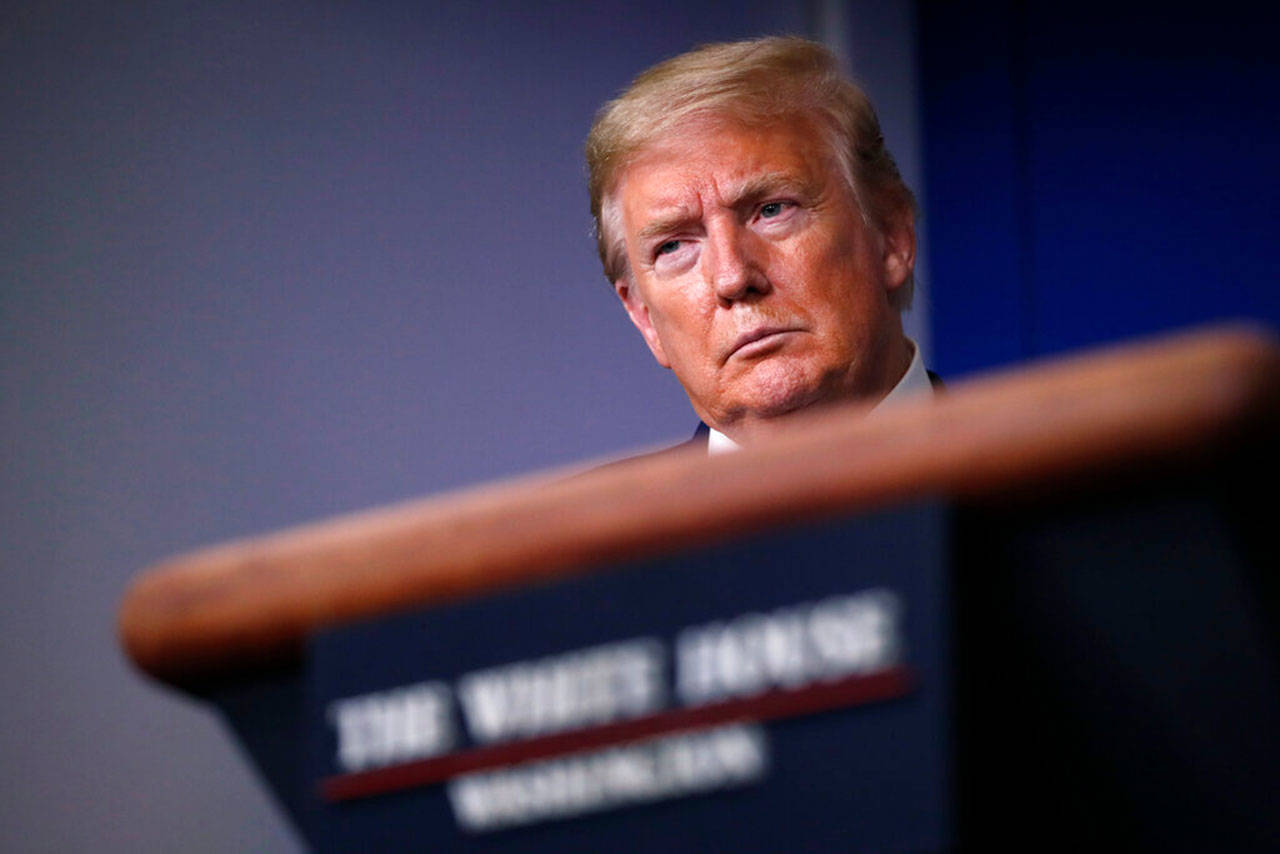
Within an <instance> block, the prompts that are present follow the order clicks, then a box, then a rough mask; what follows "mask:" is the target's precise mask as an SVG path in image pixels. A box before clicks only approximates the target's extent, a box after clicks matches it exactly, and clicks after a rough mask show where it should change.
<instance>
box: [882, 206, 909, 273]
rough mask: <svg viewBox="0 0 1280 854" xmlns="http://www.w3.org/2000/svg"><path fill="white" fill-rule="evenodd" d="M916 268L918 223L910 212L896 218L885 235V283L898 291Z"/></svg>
mask: <svg viewBox="0 0 1280 854" xmlns="http://www.w3.org/2000/svg"><path fill="white" fill-rule="evenodd" d="M915 267H916V223H915V218H914V217H913V216H912V215H911V214H910V212H907V213H904V214H900V215H898V216H895V217H894V218H893V220H892V221H891V222H890V223H889V224H888V227H887V228H886V229H885V233H884V273H885V283H886V285H888V289H889V290H890V291H896V290H897V289H898V288H900V287H902V286H903V285H904V284H906V283H907V282H908V281H910V279H911V272H912V271H913V270H914V269H915Z"/></svg>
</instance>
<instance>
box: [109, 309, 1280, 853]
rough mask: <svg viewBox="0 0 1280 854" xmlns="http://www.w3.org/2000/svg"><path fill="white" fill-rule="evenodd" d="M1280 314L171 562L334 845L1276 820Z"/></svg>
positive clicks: (170, 570)
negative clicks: (737, 447) (1274, 334)
mask: <svg viewBox="0 0 1280 854" xmlns="http://www.w3.org/2000/svg"><path fill="white" fill-rule="evenodd" d="M1277 424H1280V348H1278V347H1277V345H1276V343H1275V341H1274V340H1273V339H1272V338H1271V337H1270V336H1269V335H1268V334H1266V333H1264V332H1260V331H1257V330H1254V329H1249V328H1241V327H1234V328H1219V329H1211V330H1207V331H1201V332H1195V333H1190V334H1184V335H1180V336H1175V337H1171V338H1166V339H1161V340H1154V341H1146V342H1139V343H1136V344H1130V345H1126V346H1122V347H1118V348H1114V349H1109V350H1103V351H1098V352H1093V353H1087V354H1084V355H1081V356H1075V357H1071V358H1067V359H1062V360H1057V361H1052V362H1044V363H1041V364H1035V365H1032V366H1028V367H1025V368H1021V369H1018V370H1016V371H1010V372H1005V373H1000V374H993V375H990V376H986V377H980V378H977V379H974V380H971V381H967V382H963V383H956V384H955V385H953V386H951V387H950V388H948V390H947V391H946V392H945V393H943V394H942V395H940V396H938V397H935V398H934V399H932V400H922V401H919V402H918V403H912V404H907V405H903V406H902V407H900V408H897V409H892V410H886V411H883V412H876V413H874V414H873V415H871V416H869V417H868V416H866V413H865V412H864V411H861V410H858V409H856V408H854V409H832V410H829V411H825V412H821V413H816V414H814V415H812V416H807V417H806V418H805V420H804V421H803V422H802V423H799V424H797V425H796V427H795V429H793V430H789V431H787V432H786V433H785V434H783V435H779V436H778V437H777V438H776V440H775V441H772V442H770V443H768V444H767V445H765V446H761V447H754V448H750V449H745V450H743V451H741V452H739V453H735V454H732V455H727V456H715V457H708V456H705V455H704V454H701V453H697V452H693V451H675V452H670V453H665V454H658V455H651V456H647V457H643V458H639V459H636V460H633V461H626V462H622V463H615V464H611V465H605V466H599V467H585V468H579V469H574V470H564V471H557V472H551V473H548V474H541V475H536V476H531V477H526V478H521V479H518V480H513V481H510V482H507V483H502V484H496V485H491V486H483V487H479V488H475V489H471V490H467V491H463V492H459V493H454V494H450V495H444V496H440V497H435V498H430V499H427V500H424V501H420V502H413V503H407V504H403V505H398V506H393V507H388V508H384V509H378V510H374V511H370V512H366V513H360V514H356V515H351V516H346V517H342V518H338V519H333V520H329V521H325V522H321V523H317V524H313V525H307V526H303V527H299V528H296V529H291V530H287V531H283V532H280V533H276V534H271V535H268V536H264V537H258V538H254V539H247V540H243V541H238V542H233V543H229V544H225V545H221V546H216V547H213V548H210V549H205V550H202V551H199V552H195V553H193V554H189V555H185V556H181V557H178V558H175V559H173V560H170V561H167V562H165V563H163V564H161V565H159V566H157V567H155V568H153V569H151V570H149V571H147V572H146V573H144V574H142V575H141V576H140V577H139V578H138V579H137V580H136V581H135V583H134V584H133V586H132V587H131V589H130V590H129V591H128V593H127V595H126V597H125V600H124V603H123V605H122V608H121V612H120V631H121V637H122V642H123V644H124V647H125V649H126V650H127V652H128V654H129V655H130V657H131V658H132V659H133V661H134V662H135V663H136V664H137V665H138V667H139V668H141V669H142V670H143V671H145V672H146V673H148V674H150V675H151V676H152V677H154V678H156V679H159V680H161V681H163V682H165V683H167V684H169V685H172V686H174V687H176V688H178V689H180V690H182V691H184V692H187V693H189V694H191V695H193V696H195V697H197V698H199V699H200V700H201V701H204V702H209V703H212V704H214V705H215V706H216V707H217V708H218V709H219V710H220V712H221V713H222V714H223V715H224V717H225V719H226V721H227V723H228V724H229V726H230V728H231V729H232V730H233V732H234V733H235V735H236V737H237V738H238V739H239V740H240V741H241V743H242V744H243V746H244V747H245V748H246V749H247V751H248V752H249V754H250V755H251V756H252V758H253V761H254V763H255V764H256V767H257V769H258V770H259V772H260V773H261V775H262V777H263V778H264V779H265V781H266V782H267V784H268V785H269V786H270V788H271V790H272V791H273V793H274V795H275V796H276V797H277V799H278V800H279V802H280V803H281V804H282V805H283V807H284V809H285V810H286V812H287V813H288V814H289V816H290V817H291V819H292V820H293V821H295V822H296V823H297V826H298V827H299V829H300V831H301V833H302V835H303V837H304V838H305V839H306V840H307V842H308V844H309V845H311V846H312V847H314V848H316V849H317V850H352V849H361V850H366V849H372V850H402V849H408V848H414V849H420V848H423V847H426V846H443V847H444V848H446V849H448V850H454V849H459V850H486V851H488V850H493V851H598V850H640V851H644V850H662V851H685V850H688V851H708V850H735V851H777V850H851V851H900V850H910V851H941V850H952V849H955V848H965V849H974V850H982V849H985V848H988V847H991V846H993V845H996V844H1006V845H1007V844H1012V845H1016V846H1018V847H1019V848H1030V849H1068V848H1072V849H1076V848H1079V847H1080V846H1082V845H1091V846H1092V845H1101V844H1107V845H1108V846H1115V845H1122V846H1127V847H1132V848H1139V849H1153V850H1157V849H1158V850H1235V851H1240V850H1269V849H1274V848H1275V847H1276V846H1277V844H1280V818H1278V817H1277V816H1278V815H1280V811H1277V810H1276V809H1275V802H1276V796H1277V794H1278V793H1280V739H1277V737H1276V736H1275V734H1274V727H1275V724H1276V723H1277V722H1278V721H1280V655H1278V654H1277V653H1278V652H1280V633H1278V627H1280V621H1278V620H1277V602H1278V597H1277V576H1276V568H1277V562H1276V554H1277V550H1276V547H1275V538H1274V536H1273V534H1272V531H1271V530H1270V528H1271V520H1270V518H1269V517H1270V516H1271V515H1272V509H1273V507H1274V506H1275V501H1274V499H1272V498H1271V495H1270V491H1271V490H1273V489H1274V488H1275V487H1274V483H1275V476H1276V473H1277V466H1276V462H1277V453H1276V449H1275V438H1276V427H1277Z"/></svg>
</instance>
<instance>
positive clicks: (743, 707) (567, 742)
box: [320, 667, 914, 801]
mask: <svg viewBox="0 0 1280 854" xmlns="http://www.w3.org/2000/svg"><path fill="white" fill-rule="evenodd" d="M913 682H914V680H913V678H912V675H911V672H910V671H909V670H908V669H907V668H905V667H895V668H892V669H890V670H882V671H880V672H878V673H873V674H870V675H865V676H847V677H845V678H843V679H840V680H836V681H833V682H823V683H820V684H817V685H809V686H806V687H804V688H799V689H796V690H791V691H788V690H777V691H769V692H768V693H765V694H758V695H756V696H754V697H747V698H743V699H737V700H726V701H724V702H720V703H711V704H708V705H705V706H692V707H689V708H681V709H669V710H666V711H662V712H658V713H656V714H653V715H647V716H645V717H642V718H633V719H631V720H626V721H619V722H617V723H612V724H605V725H604V726H598V727H591V728H589V729H579V730H572V731H570V732H562V733H556V734H554V735H546V736H541V737H539V738H531V739H526V740H524V741H515V742H509V743H507V744H497V745H492V746H489V747H477V748H472V749H470V750H461V751H458V752H455V753H450V754H448V755H446V756H437V757H433V758H431V759H423V760H419V761H416V762H406V763H404V764H401V765H392V766H390V767H387V768H379V769H377V770H374V771H362V772H358V773H355V774H338V775H334V776H332V777H327V778H325V779H324V780H322V781H321V782H320V795H321V797H323V798H324V799H325V800H327V801H346V800H353V799H355V798H367V797H370V796H372V795H381V794H385V793H387V792H394V791H397V790H400V789H408V788H412V787H415V786H429V785H432V784H433V783H439V782H442V781H444V780H448V779H449V778H451V777H456V776H458V775H460V774H470V773H474V772H477V771H485V770H489V769H492V768H500V767H503V766H506V765H514V764H516V763H520V762H530V761H532V760H535V759H551V758H554V757H557V756H565V755H568V754H572V753H581V752H583V751H587V750H596V749H599V748H603V747H611V746H613V745H618V744H624V743H627V742H632V741H639V740H641V739H647V738H652V737H655V736H659V735H667V734H670V733H675V732H681V731H685V730H695V729H705V728H707V727H711V726H717V725H720V724H729V723H745V722H754V721H767V720H778V719H781V718H792V717H800V716H802V715H811V714H816V713H817V712H823V711H827V710H829V709H837V708H842V707H846V706H856V705H861V704H864V703H872V702H876V701H879V700H890V699H893V698H895V697H900V696H902V695H903V694H906V693H907V692H908V691H909V690H911V687H912V685H913Z"/></svg>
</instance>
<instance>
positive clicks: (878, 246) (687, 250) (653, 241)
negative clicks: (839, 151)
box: [614, 120, 915, 437]
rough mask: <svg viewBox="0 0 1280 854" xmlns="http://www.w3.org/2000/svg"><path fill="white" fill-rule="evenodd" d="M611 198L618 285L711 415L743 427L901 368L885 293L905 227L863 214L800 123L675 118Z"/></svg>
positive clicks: (896, 278) (866, 387) (872, 390)
mask: <svg viewBox="0 0 1280 854" xmlns="http://www.w3.org/2000/svg"><path fill="white" fill-rule="evenodd" d="M614 199H615V202H616V204H617V206H618V212H619V214H620V225H621V231H622V234H623V237H624V239H625V241H626V251H627V258H628V261H629V266H630V271H631V272H630V275H629V276H627V277H624V278H623V279H621V280H619V281H618V282H616V283H615V288H616V289H617V292H618V296H619V297H620V298H621V299H622V302H623V304H624V305H625V306H626V309H627V313H628V314H629V315H630V317H631V321H632V322H633V323H634V324H635V325H636V327H637V328H638V329H639V330H640V332H641V334H642V335H644V339H645V341H646V342H647V343H648V345H649V349H650V350H651V351H652V352H653V355H654V358H656V359H657V360H658V362H659V364H661V365H663V366H664V367H668V368H671V369H672V370H674V371H675V374H676V376H677V377H678V378H679V380H680V382H681V384H683V385H684V388H685V391H686V392H687V393H688V395H689V399H690V401H691V402H692V403H693V407H694V409H695V411H697V413H698V415H699V416H701V418H702V419H703V420H704V421H706V422H707V423H708V424H710V425H711V426H713V427H716V428H717V429H720V430H722V431H723V432H726V433H729V434H730V435H731V436H734V435H735V434H736V436H738V437H742V436H746V435H749V433H750V432H751V430H752V429H753V428H754V427H756V426H759V424H760V422H762V421H764V420H767V419H770V418H775V417H778V416H780V415H785V414H787V413H789V412H793V411H795V410H797V409H800V408H803V407H806V406H809V405H812V404H815V403H822V402H827V401H835V400H853V399H858V398H864V399H867V400H869V401H875V400H878V399H879V398H880V397H881V396H883V395H884V394H886V393H887V392H888V391H889V390H890V389H891V388H892V387H893V385H894V383H895V382H896V381H897V380H898V378H899V377H900V376H901V375H902V374H903V372H905V370H906V367H907V362H908V361H909V359H910V353H909V347H908V345H906V343H905V339H903V337H902V331H901V325H900V321H899V319H898V315H897V312H896V311H895V310H894V309H893V308H892V307H891V306H890V303H889V294H890V292H891V291H892V290H894V289H895V288H898V287H901V286H902V285H903V284H904V283H905V282H906V280H907V278H908V277H909V276H910V273H911V266H912V263H913V261H914V252H915V239H914V232H913V230H912V227H911V224H910V222H909V221H905V222H903V223H902V224H901V226H900V227H898V228H896V229H894V231H893V233H892V234H891V235H889V236H888V237H885V236H882V235H880V234H879V233H878V232H877V231H876V230H874V229H872V228H871V227H870V226H868V225H867V224H866V222H865V221H864V219H863V217H862V214H861V211H860V210H859V208H858V204H857V201H856V200H855V198H854V195H853V193H852V191H851V190H850V188H849V186H848V184H847V182H846V181H845V180H844V178H843V176H842V174H841V172H840V168H839V165H838V162H837V161H836V159H835V157H834V154H833V153H832V152H831V150H830V146H829V145H828V144H827V143H826V141H825V139H824V138H823V136H822V135H821V134H819V133H817V132H816V131H815V129H813V128H812V127H811V126H809V125H808V123H805V122H777V123H775V124H774V125H773V126H771V127H767V128H763V129H761V128H755V129H749V128H746V127H743V126H741V125H738V124H735V123H729V122H723V121H715V122H712V121H707V120H703V121H701V122H698V123H696V124H690V125H685V126H683V127H682V128H681V130H680V131H679V132H677V133H673V134H671V135H669V136H668V137H667V138H666V139H665V140H662V141H659V142H658V143H656V144H654V145H651V146H649V147H648V148H646V149H644V150H643V151H642V152H641V153H640V155H639V156H638V157H637V158H636V159H635V160H634V161H633V162H632V163H631V164H630V165H629V166H628V167H627V168H626V170H625V171H624V172H623V173H622V175H621V179H620V181H619V183H618V185H617V190H616V192H615V195H614Z"/></svg>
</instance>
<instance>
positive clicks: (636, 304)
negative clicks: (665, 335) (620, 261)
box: [613, 276, 671, 368]
mask: <svg viewBox="0 0 1280 854" xmlns="http://www.w3.org/2000/svg"><path fill="white" fill-rule="evenodd" d="M613 290H614V292H615V293H616V294H617V295H618V299H620V300H622V307H623V308H625V309H626V310H627V317H629V318H631V322H632V323H633V324H634V325H635V327H636V329H639V330H640V334H641V335H642V336H644V343H646V344H648V345H649V352H650V353H652V354H653V358H655V359H657V361H658V364H659V365H662V367H664V368H670V367H671V361H670V360H669V359H668V358H667V354H666V351H665V350H663V349H662V339H661V338H659V337H658V330H656V329H654V328H653V322H652V321H651V320H650V319H649V306H648V305H646V304H645V301H644V298H643V297H642V296H640V292H639V291H638V290H636V289H635V288H634V287H632V286H631V283H630V282H628V281H627V277H626V276H623V277H622V278H620V279H618V280H617V281H616V282H614V283H613Z"/></svg>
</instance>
